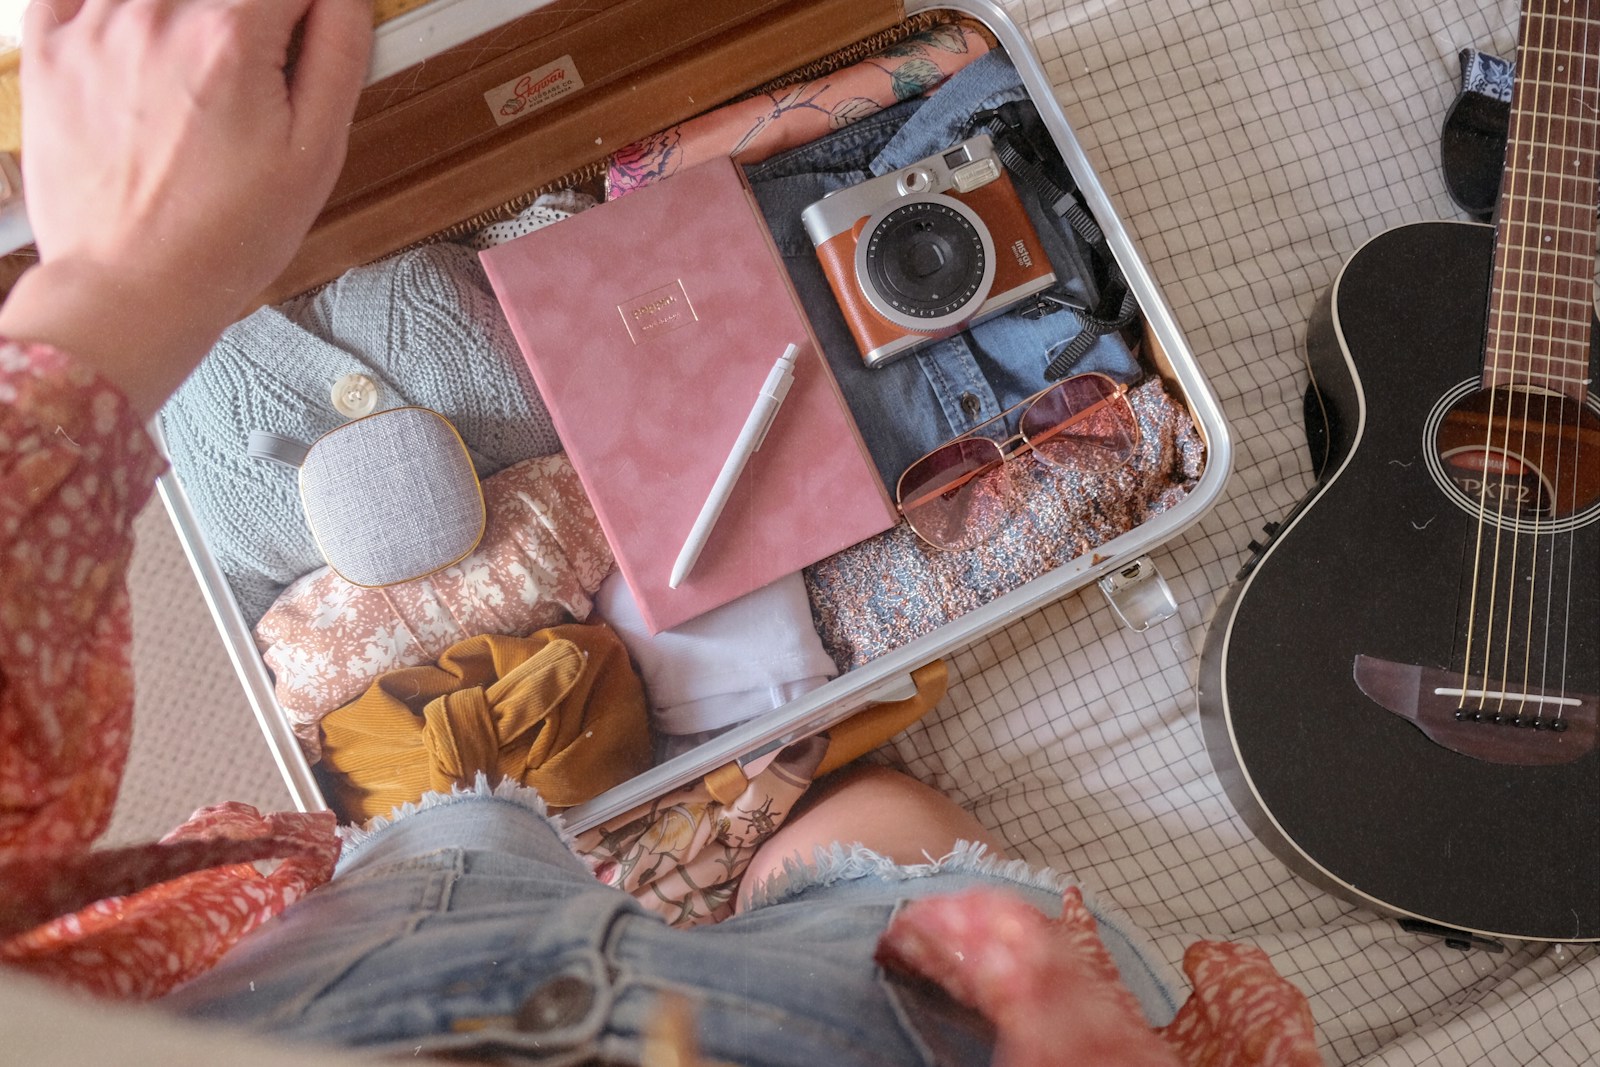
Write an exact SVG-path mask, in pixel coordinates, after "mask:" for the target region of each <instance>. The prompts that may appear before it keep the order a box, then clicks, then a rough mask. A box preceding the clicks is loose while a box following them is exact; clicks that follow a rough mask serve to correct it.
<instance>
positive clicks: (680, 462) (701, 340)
mask: <svg viewBox="0 0 1600 1067" xmlns="http://www.w3.org/2000/svg"><path fill="white" fill-rule="evenodd" d="M482 258H483V265H484V269H485V270H486V271H487V272H488V275H489V280H490V282H491V283H492V284H493V285H494V290H495V293H496V295H497V296H498V297H499V300H500V305H501V307H502V308H504V310H505V313H506V318H507V319H509V320H510V323H511V328H512V330H513V332H514V333H515V334H516V338H517V342H518V343H519V344H520V345H521V347H522V353H523V355H524V356H525V357H526V358H527V361H528V366H529V367H530V368H531V369H532V371H533V377H534V381H535V382H537V383H538V386H539V391H540V393H541V394H542V395H543V397H544V401H545V404H546V406H547V407H548V408H549V409H550V414H551V416H552V417H553V418H554V420H555V425H556V430H557V431H558V432H559V433H560V435H561V440H562V443H563V444H564V445H565V447H566V450H567V455H568V457H569V458H570V459H571V460H572V465H573V467H574V468H576V469H577V472H578V476H579V477H580V478H581V479H582V481H583V484H584V487H585V488H586V489H587V490H588V493H589V498H590V500H591V501H592V503H593V504H594V509H595V513H596V515H598V516H599V519H600V525H601V527H602V528H603V529H604V531H605V534H606V537H607V539H608V540H609V541H610V543H611V549H612V552H613V554H614V555H615V556H616V558H617V564H618V566H619V567H620V568H621V569H622V573H623V576H624V577H625V578H626V579H627V581H628V585H629V586H630V587H631V588H632V590H633V594H634V598H635V600H637V601H638V604H639V608H640V612H641V614H642V615H643V616H644V620H645V624H646V625H647V626H648V627H649V628H650V629H651V631H652V632H655V633H659V632H660V631H662V630H666V629H670V628H672V627H673V626H676V625H677V624H678V623H680V622H683V621H685V620H687V619H691V618H693V617H695V616H696V615H699V614H701V613H702V612H705V611H708V610H710V609H711V608H714V607H717V606H718V605H720V604H724V603H726V602H728V601H730V600H732V599H734V598H735V597H738V596H741V595H743V594H745V593H748V592H750V591H751V590H753V589H758V588H760V587H761V586H764V585H766V584H768V583H769V582H772V581H774V580H776V579H778V578H780V577H782V576H783V575H785V574H788V573H790V572H792V571H796V570H799V569H800V568H801V567H804V566H806V565H807V564H810V563H814V562H816V561H817V560H819V559H822V558H823V557H825V556H828V555H831V554H833V553H834V552H837V551H839V550H840V549H842V548H845V547H847V546H849V545H852V544H854V543H856V542H857V541H861V540H863V539H865V538H867V537H871V536H872V535H873V534H876V533H880V532H882V531H883V530H886V529H888V528H889V527H890V526H892V525H894V523H895V521H896V519H897V515H896V513H895V509H894V506H893V504H892V503H891V502H890V500H889V497H888V494H887V493H886V492H885V490H884V486H883V483H882V481H881V480H880V479H879V477H878V474H877V471H876V469H875V468H874V467H873V465H872V462H871V460H870V459H869V457H868V454H867V451H866V447H865V445H864V444H863V443H862V440H861V436H860V434H859V433H858V432H857V430H856V427H855V422H854V420H853V419H852V418H851V417H850V413H849V411H848V409H847V408H846V407H845V403H844V398H843V397H842V396H841V395H840V393H839V387H838V385H837V383H836V382H835V381H834V378H833V374H832V372H831V371H829V369H828V365H827V362H826V360H825V359H824V358H823V356H822V354H821V352H820V351H819V350H818V347H817V342H816V339H815V338H814V337H813V336H812V333H811V329H810V326H809V324H808V323H807V322H806V319H805V315H804V313H803V312H802V311H801V310H800V306H799V302H798V300H797V299H796V297H795V295H794V291H793V288H792V286H791V284H790V281H789V276H788V274H787V272H786V271H785V270H784V267H783V264H782V262H781V260H780V259H779V258H778V254H777V251H776V249H775V248H774V246H773V243H772V238H771V235H770V233H769V232H768V230H767V227H766V223H765V222H764V221H763V219H762V218H761V215H760V213H759V211H758V209H757V207H756V204H755V200H754V198H753V197H752V196H751V194H750V191H749V189H748V188H747V187H746V185H745V183H744V177H743V174H742V172H740V170H739V169H738V167H737V166H736V165H735V164H734V163H733V162H732V161H730V160H728V159H726V158H721V159H716V160H713V161H711V162H709V163H704V164H701V165H699V166H696V167H693V168H690V169H689V170H685V171H682V172H680V173H678V174H676V175H674V176H672V177H671V178H668V179H666V180H665V181H663V182H661V183H659V184H657V185H653V186H650V187H649V188H646V189H642V190H640V191H639V192H637V193H635V194H633V195H632V196H628V197H625V198H623V199H621V200H617V201H614V202H611V203H607V204H602V205H600V206H599V207H595V208H591V209H590V210H589V211H586V212H583V213H582V214H580V215H576V216H574V217H572V218H570V219H566V220H564V221H562V222H558V223H556V224H554V225H552V226H547V227H545V228H544V229H542V230H537V231H535V232H533V233H530V234H528V235H526V236H524V237H519V238H517V239H516V240H513V241H510V242H507V243H506V244H503V245H498V246H496V247H494V248H491V249H488V250H487V251H485V252H483V253H482ZM791 342H793V343H796V344H798V345H799V346H800V356H799V360H798V362H797V365H796V369H795V375H794V384H793V386H792V387H791V388H790V390H789V394H788V396H787V398H786V399H785V400H784V403H783V406H782V408H781V409H780V410H779V411H778V414H777V417H776V418H775V419H774V421H773V423H772V426H771V428H770V429H769V430H768V432H767V436H766V439H765V441H764V442H763V443H762V445H761V447H760V448H759V449H758V450H757V451H756V452H755V454H754V455H753V456H752V457H751V458H750V461H749V463H748V465H747V466H746V467H745V469H744V474H743V475H742V477H741V478H740V479H739V482H738V484H737V486H736V487H735V489H734V491H733V495H732V497H731V498H730V499H729V501H728V503H727V506H726V507H725V508H724V509H723V512H722V516H721V518H720V519H719V520H718V522H717V524H716V527H715V528H714V529H713V530H712V532H711V536H710V538H709V540H708V541H707V542H706V545H705V548H704V549H703V550H702V552H701V553H700V558H699V560H698V562H696V564H695V566H694V569H693V570H692V571H691V572H690V574H689V576H688V578H687V579H685V580H684V582H683V583H682V584H681V585H679V586H678V588H676V589H672V588H670V587H669V586H668V584H667V583H668V579H669V578H670V576H671V573H672V565H673V562H674V561H675V560H676V559H677V557H678V552H679V550H680V549H682V547H683V543H684V540H685V538H686V537H687V535H688V533H689V529H690V527H692V526H693V525H694V521H695V517H696V516H697V515H698V514H699V512H700V508H701V505H702V504H704V503H705V500H706V496H707V494H708V493H709V492H710V490H711V486H712V484H713V483H714V482H715V481H716V478H717V473H718V472H719V471H720V470H721V469H722V464H723V461H724V460H726V459H727V457H728V453H729V451H730V449H731V447H732V445H733V442H734V439H735V438H737V437H738V435H739V430H740V428H741V427H742V426H743V425H744V421H745V418H746V416H748V415H749V413H750V409H751V407H752V405H753V404H754V403H755V400H756V395H757V393H758V392H759V391H760V389H761V385H762V383H763V382H764V381H765V380H766V377H767V372H768V371H769V370H771V369H772V365H773V363H774V361H775V360H777V358H778V357H779V356H780V355H781V354H782V353H783V351H784V349H785V348H786V347H787V346H788V345H789V344H790V343H791Z"/></svg>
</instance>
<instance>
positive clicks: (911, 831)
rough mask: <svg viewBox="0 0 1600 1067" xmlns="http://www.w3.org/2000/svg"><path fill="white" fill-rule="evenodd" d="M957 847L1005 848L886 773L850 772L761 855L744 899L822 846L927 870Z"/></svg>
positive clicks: (903, 778) (949, 803)
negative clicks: (863, 850)
mask: <svg viewBox="0 0 1600 1067" xmlns="http://www.w3.org/2000/svg"><path fill="white" fill-rule="evenodd" d="M958 840H967V841H977V842H981V843H983V844H984V845H987V846H988V847H989V848H990V849H991V850H992V851H993V852H995V853H997V854H1002V853H1003V849H1004V845H1003V843H1002V842H1001V841H1000V839H999V837H998V836H996V835H995V834H993V833H991V832H990V831H989V830H988V829H987V828H985V827H984V825H983V824H982V823H980V822H979V821H978V820H977V819H976V818H974V817H973V815H972V814H971V813H970V812H968V811H967V810H966V809H964V808H962V807H961V806H960V805H959V804H957V803H956V802H955V801H953V800H951V799H950V798H949V797H947V796H945V795H944V794H943V793H941V792H939V791H938V790H937V789H934V788H932V787H930V786H927V785H924V784H923V783H922V782H919V781H917V780H916V779H915V778H911V777H908V776H907V775H904V774H901V773H899V772H897V771H892V770H890V769H888V768H887V767H878V766H872V765H866V764H859V765H855V766H850V767H845V768H842V769H841V770H839V771H836V772H835V773H833V774H831V775H829V776H827V777H826V778H824V779H821V780H820V781H818V782H817V783H816V784H815V785H813V786H812V788H811V791H810V792H808V793H807V794H806V797H805V800H804V801H803V804H802V806H801V808H800V809H799V810H797V811H796V813H795V814H794V815H792V816H790V818H789V821H788V822H786V823H785V824H784V825H783V827H782V828H780V829H779V830H778V832H777V833H775V834H773V835H772V837H771V838H770V839H768V840H767V842H766V843H765V844H764V845H762V846H761V848H760V850H759V851H757V852H756V855H755V858H754V859H753V860H751V862H750V866H749V868H748V869H747V870H746V871H745V875H744V879H743V884H742V885H741V887H740V893H739V899H740V906H741V907H742V906H743V905H744V904H745V903H746V902H747V901H748V898H749V893H750V891H753V890H754V888H755V887H757V886H759V885H760V884H762V883H763V882H764V881H766V880H767V879H768V878H770V877H771V876H772V875H774V874H777V873H778V872H780V871H781V870H782V869H783V861H784V860H785V859H786V858H789V857H792V856H797V855H798V857H799V858H800V859H801V860H810V858H811V856H812V853H813V851H814V850H815V848H816V847H817V846H818V845H822V846H827V845H831V844H833V843H834V842H842V843H844V844H853V843H859V844H861V845H864V846H865V847H867V848H870V849H872V850H873V851H874V852H877V853H879V854H880V855H883V856H886V857H888V858H889V859H891V860H893V861H894V862H895V863H924V862H926V861H927V859H928V857H930V856H931V857H939V856H942V855H945V854H946V853H948V852H949V851H950V849H951V847H952V846H953V845H954V844H955V843H956V841H958Z"/></svg>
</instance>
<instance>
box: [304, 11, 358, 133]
mask: <svg viewBox="0 0 1600 1067" xmlns="http://www.w3.org/2000/svg"><path fill="white" fill-rule="evenodd" d="M371 48H373V8H371V3H368V0H310V3H309V5H307V8H306V32H304V34H302V37H301V50H299V58H298V59H296V62H294V74H293V80H291V83H290V107H291V109H293V112H294V133H296V134H298V136H299V139H301V142H302V144H306V142H325V141H328V139H331V138H334V136H338V134H339V133H341V131H342V130H344V126H347V125H349V122H350V114H352V112H354V110H355V96H357V93H360V91H362V85H365V83H366V67H368V62H370V59H371Z"/></svg>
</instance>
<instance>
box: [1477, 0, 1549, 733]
mask: <svg viewBox="0 0 1600 1067" xmlns="http://www.w3.org/2000/svg"><path fill="white" fill-rule="evenodd" d="M1557 2H1559V0H1557ZM1539 18H1540V13H1539V12H1537V11H1535V10H1534V5H1533V4H1532V3H1528V4H1526V5H1524V7H1523V12H1522V18H1521V24H1520V25H1519V27H1518V40H1519V41H1520V45H1519V47H1518V55H1517V62H1516V68H1515V69H1516V71H1517V78H1516V82H1515V85H1514V87H1513V90H1512V92H1513V106H1512V111H1511V114H1512V126H1513V128H1512V130H1511V133H1510V136H1509V138H1508V140H1507V149H1506V167H1505V174H1504V176H1503V177H1502V179H1501V182H1502V190H1501V207H1502V210H1501V211H1500V213H1499V219H1498V225H1497V231H1498V232H1497V233H1496V240H1495V254H1494V259H1495V266H1494V273H1493V281H1494V283H1495V284H1494V286H1493V288H1492V290H1491V299H1490V316H1491V318H1490V322H1491V324H1492V327H1491V336H1490V338H1488V340H1489V342H1490V351H1489V353H1488V355H1489V357H1490V359H1491V360H1492V367H1491V368H1488V370H1489V372H1488V373H1486V374H1485V375H1484V377H1485V379H1486V380H1485V382H1484V385H1485V386H1486V387H1487V388H1488V400H1489V410H1488V414H1487V419H1486V422H1485V424H1484V431H1483V432H1484V437H1483V452H1482V461H1481V462H1482V467H1483V470H1482V472H1481V476H1480V478H1479V480H1478V531H1477V544H1476V550H1475V552H1474V556H1473V568H1472V593H1471V601H1470V604H1469V608H1468V613H1467V647H1466V656H1465V662H1464V665H1463V669H1462V679H1461V702H1460V703H1459V704H1458V705H1457V708H1458V709H1463V708H1465V706H1466V703H1467V700H1468V698H1469V695H1470V694H1471V692H1472V684H1471V682H1472V670H1473V657H1472V645H1473V642H1474V640H1475V639H1476V637H1477V628H1478V623H1477V618H1478V596H1479V590H1480V589H1481V588H1482V584H1483V568H1484V559H1483V553H1484V539H1485V538H1484V532H1485V529H1486V527H1487V526H1488V522H1489V481H1490V476H1491V474H1492V467H1493V462H1492V457H1493V456H1494V454H1495V448H1494V444H1495V440H1494V432H1495V431H1494V427H1495V421H1496V419H1495V411H1496V408H1497V406H1498V404H1499V395H1500V390H1499V388H1498V386H1497V384H1496V383H1498V382H1499V381H1500V380H1501V379H1502V378H1503V376H1504V374H1503V368H1502V367H1501V365H1500V364H1501V358H1502V353H1503V351H1504V348H1505V345H1506V339H1507V336H1508V332H1507V325H1506V324H1507V308H1506V305H1507V299H1508V298H1507V293H1508V291H1509V290H1510V288H1511V287H1510V285H1508V284H1506V283H1507V282H1508V281H1509V275H1510V273H1511V259H1512V256H1513V254H1518V255H1519V256H1520V257H1521V258H1522V259H1523V260H1525V259H1526V247H1525V245H1523V244H1521V243H1520V242H1519V247H1518V248H1516V249H1514V248H1513V246H1512V243H1511V238H1512V236H1513V229H1514V227H1515V226H1516V224H1517V223H1516V219H1515V218H1514V217H1513V215H1514V214H1515V213H1514V212H1508V211H1506V210H1504V209H1505V207H1506V206H1507V205H1509V204H1512V203H1514V200H1513V198H1512V197H1511V196H1509V195H1507V194H1510V193H1514V192H1515V191H1516V188H1517V183H1518V180H1519V176H1520V174H1521V168H1522V164H1523V160H1522V152H1523V146H1524V145H1526V144H1531V143H1532V141H1531V139H1530V138H1529V136H1528V130H1527V124H1528V122H1529V121H1530V115H1531V112H1532V110H1533V109H1532V107H1530V106H1529V105H1528V104H1527V98H1528V97H1529V96H1534V97H1535V98H1537V93H1538V88H1537V86H1538V84H1539V82H1538V79H1539V75H1540V73H1542V71H1541V68H1539V66H1538V64H1537V62H1536V60H1537V58H1538V57H1539V55H1541V54H1542V53H1540V51H1539V47H1538V44H1537V37H1536V36H1535V29H1536V23H1537V22H1538V20H1539ZM1519 236H1520V234H1519ZM1519 273H1520V272H1519ZM1519 280H1520V279H1519ZM1517 336H1518V331H1517V330H1516V329H1515V328H1514V327H1513V328H1512V329H1511V331H1510V333H1509V337H1510V339H1511V343H1512V344H1513V345H1514V344H1516V343H1517V342H1516V338H1517ZM1507 415H1508V417H1509V401H1508V411H1507ZM1507 433H1508V434H1509V430H1508V431H1507ZM1502 455H1504V453H1503V452H1502ZM1501 495H1502V497H1503V496H1504V493H1503V491H1502V494H1501ZM1497 510H1498V508H1497ZM1504 533H1505V527H1504V524H1502V523H1498V522H1497V523H1495V524H1494V531H1493V537H1492V540H1493V546H1494V547H1493V558H1492V560H1491V562H1490V566H1489V573H1488V590H1487V598H1488V610H1487V612H1486V615H1485V619H1484V635H1483V637H1484V640H1483V644H1484V650H1483V670H1482V678H1483V684H1482V685H1481V686H1480V687H1479V690H1478V698H1477V706H1478V711H1479V712H1482V711H1483V709H1484V708H1485V706H1486V704H1487V701H1488V693H1489V691H1490V689H1491V680H1492V679H1491V675H1490V669H1491V663H1492V661H1493V658H1494V646H1493V641H1494V634H1495V629H1496V626H1495V618H1496V616H1497V614H1498V611H1497V606H1498V602H1499V592H1500V584H1499V580H1500V560H1501V545H1502V540H1503V537H1504ZM1498 689H1499V691H1500V692H1502V693H1504V692H1505V690H1506V687H1505V686H1503V685H1502V686H1499V687H1498ZM1500 700H1501V703H1502V705H1503V704H1504V700H1505V698H1504V697H1503V696H1502V697H1501V698H1500Z"/></svg>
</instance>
